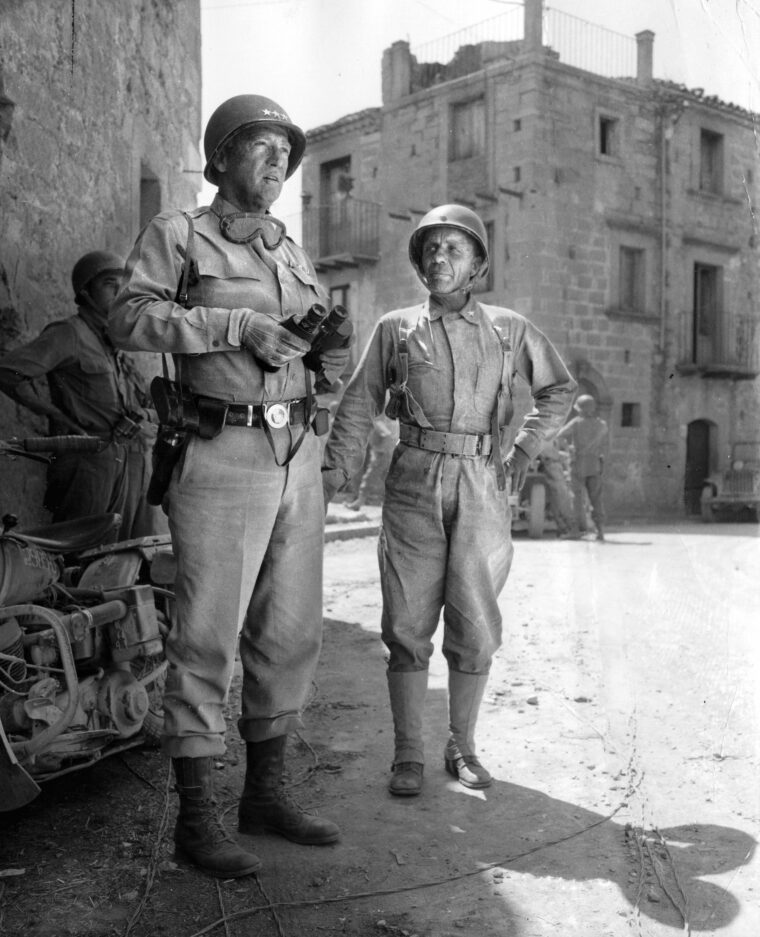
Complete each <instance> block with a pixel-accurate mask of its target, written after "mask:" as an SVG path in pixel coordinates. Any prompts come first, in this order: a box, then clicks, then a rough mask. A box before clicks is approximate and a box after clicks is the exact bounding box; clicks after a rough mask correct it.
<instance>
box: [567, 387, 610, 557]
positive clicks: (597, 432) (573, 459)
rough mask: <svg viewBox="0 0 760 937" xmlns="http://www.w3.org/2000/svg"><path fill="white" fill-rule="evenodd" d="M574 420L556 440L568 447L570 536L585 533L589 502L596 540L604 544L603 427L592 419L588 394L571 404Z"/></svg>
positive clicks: (593, 413)
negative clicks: (562, 440)
mask: <svg viewBox="0 0 760 937" xmlns="http://www.w3.org/2000/svg"><path fill="white" fill-rule="evenodd" d="M575 410H576V412H577V414H578V415H577V416H575V417H573V419H572V420H570V422H569V423H568V424H567V426H563V427H562V429H561V430H560V431H559V433H558V434H557V438H558V439H566V440H568V441H569V442H570V443H571V444H572V452H571V456H570V482H571V485H572V489H573V513H574V523H573V531H572V534H573V536H574V537H578V536H580V534H581V532H582V531H584V530H585V529H586V501H585V496H586V493H587V492H588V499H589V501H590V502H591V519H592V520H593V522H594V526H595V527H596V539H597V540H604V502H603V497H602V495H603V486H602V471H603V470H604V459H605V456H606V454H607V446H608V431H607V423H606V421H605V420H603V419H601V418H600V417H598V416H597V415H596V401H595V400H594V398H593V397H592V396H591V395H590V394H581V396H580V397H579V398H578V399H577V400H576V401H575Z"/></svg>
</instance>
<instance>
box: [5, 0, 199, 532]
mask: <svg viewBox="0 0 760 937" xmlns="http://www.w3.org/2000/svg"><path fill="white" fill-rule="evenodd" d="M200 108H201V59H200V3H199V0H160V2H159V0H121V2H119V3H101V2H99V0H76V2H75V0H56V2H54V3H51V2H49V0H3V3H2V5H1V8H0V354H2V353H3V352H4V351H6V350H10V349H11V348H14V347H16V346H17V345H18V344H21V343H23V342H25V341H28V340H30V339H31V338H33V337H34V336H36V335H37V334H38V333H39V332H40V330H41V329H42V328H43V326H45V325H46V324H47V323H49V322H51V321H52V320H54V319H58V318H62V317H65V316H68V315H71V314H73V312H74V310H75V307H74V303H73V296H72V291H71V279H70V274H71V268H72V266H73V264H74V262H75V261H76V259H77V258H78V257H80V256H81V255H82V254H84V253H86V252H87V251H89V250H94V249H98V248H106V249H108V250H113V251H115V252H116V253H118V254H121V255H124V256H125V257H126V255H127V253H128V251H129V250H130V248H131V247H132V244H133V243H134V240H135V237H136V236H137V234H138V232H139V230H140V228H141V227H142V225H143V224H144V223H145V222H146V221H147V220H148V218H150V217H151V216H152V215H153V214H155V213H156V212H158V211H160V210H162V209H163V208H168V207H170V206H176V207H193V206H195V204H196V194H197V192H198V191H199V188H200V183H201V178H202V177H201V173H200V170H201V160H200V155H199V153H198V141H199V139H200V134H201V127H200V120H201V114H200ZM139 357H140V359H141V363H142V364H143V365H144V367H145V370H146V373H147V374H150V373H152V372H154V371H155V370H156V367H157V362H156V360H155V356H153V355H141V356H139ZM159 366H160V365H159ZM46 432H47V426H46V421H45V420H41V419H39V418H36V417H34V416H32V415H31V414H30V413H29V412H28V411H26V410H23V409H21V408H17V407H16V406H15V405H14V404H13V403H12V402H11V401H10V400H9V399H8V398H7V397H5V396H2V395H0V438H2V439H6V438H8V437H9V436H11V435H35V434H37V435H40V434H46ZM0 460H2V461H0V475H1V476H2V501H1V502H0V508H1V509H2V511H3V512H5V511H13V513H17V514H19V515H20V516H22V517H23V518H24V520H26V521H30V520H31V521H36V520H41V519H43V517H42V513H41V507H40V505H41V500H42V491H43V487H44V468H43V466H41V465H37V464H34V463H29V462H25V463H24V464H20V463H18V462H10V461H9V460H8V459H7V457H3V456H0Z"/></svg>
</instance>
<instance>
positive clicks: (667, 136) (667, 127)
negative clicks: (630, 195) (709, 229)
mask: <svg viewBox="0 0 760 937" xmlns="http://www.w3.org/2000/svg"><path fill="white" fill-rule="evenodd" d="M672 137H673V123H672V120H671V118H670V115H669V114H668V113H667V110H666V108H665V107H664V106H663V107H661V108H660V351H661V352H662V354H663V355H664V354H665V316H666V312H667V300H666V290H667V263H668V242H667V239H668V230H667V220H668V219H667V212H668V205H667V199H668V187H667V182H666V178H665V175H666V173H667V167H668V149H669V146H670V140H671V139H672Z"/></svg>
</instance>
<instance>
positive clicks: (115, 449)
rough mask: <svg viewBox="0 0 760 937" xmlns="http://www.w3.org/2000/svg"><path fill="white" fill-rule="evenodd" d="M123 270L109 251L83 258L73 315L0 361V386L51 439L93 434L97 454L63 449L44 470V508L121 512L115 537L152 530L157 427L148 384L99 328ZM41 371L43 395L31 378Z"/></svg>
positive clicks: (57, 512) (75, 273)
mask: <svg viewBox="0 0 760 937" xmlns="http://www.w3.org/2000/svg"><path fill="white" fill-rule="evenodd" d="M123 275H124V262H123V261H122V259H121V258H120V257H117V256H116V254H112V253H110V252H109V251H92V252H90V253H88V254H85V255H84V256H83V257H80V258H79V260H78V261H77V262H76V264H74V268H73V270H72V272H71V283H72V286H73V289H74V301H75V302H76V304H77V306H78V310H77V314H76V315H74V316H70V317H69V318H68V319H61V320H59V321H57V322H53V323H51V324H50V325H48V326H47V327H46V328H44V329H43V330H42V332H41V334H40V335H39V336H38V337H37V338H35V339H34V340H33V341H31V342H29V343H28V344H26V345H22V346H21V347H20V348H16V349H15V350H14V351H11V352H9V353H8V354H7V355H5V356H4V357H3V358H2V359H0V390H2V391H3V392H4V393H6V394H7V395H8V396H9V397H11V398H12V399H13V400H15V401H16V402H17V403H19V404H21V405H22V406H24V407H26V408H27V409H29V410H31V411H32V412H33V413H37V414H39V415H40V416H46V417H48V420H49V426H50V433H51V434H52V435H54V436H57V435H65V434H75V435H86V436H99V437H100V438H101V439H102V440H103V446H102V448H101V449H100V450H99V451H98V452H68V453H67V452H63V453H61V454H60V455H57V456H56V459H55V461H54V462H53V463H52V464H51V465H50V468H49V469H48V477H47V490H46V492H45V502H44V503H45V507H46V508H47V509H48V510H49V511H50V512H51V513H52V515H53V521H66V520H73V519H75V518H77V517H84V516H86V515H88V514H101V513H106V512H109V513H110V512H114V513H117V514H121V516H122V526H121V529H120V531H119V535H118V536H119V539H121V540H127V539H129V538H131V537H142V536H147V535H149V534H152V533H154V532H155V529H154V517H155V515H154V513H153V512H152V511H151V509H150V507H149V506H148V504H147V503H146V501H145V491H146V490H147V486H148V481H149V462H150V459H149V455H150V449H151V448H152V444H153V438H154V436H155V427H154V426H151V425H149V421H150V419H151V416H152V413H153V411H152V410H150V409H149V407H150V396H149V394H148V391H147V387H146V382H145V380H144V379H143V377H142V375H141V374H140V372H139V371H138V370H137V368H136V366H135V364H134V362H133V361H132V360H131V359H130V357H129V356H128V355H125V354H124V353H123V352H121V351H117V350H116V349H115V348H114V346H113V345H112V344H111V342H110V340H109V338H108V335H107V334H106V322H107V316H108V311H109V308H110V306H111V304H112V303H113V300H114V298H115V297H116V294H117V292H118V291H119V287H120V286H121V281H122V278H123ZM40 378H46V379H47V383H48V387H49V390H50V400H49V402H48V401H47V400H46V399H45V398H44V397H42V396H40V395H39V394H38V393H37V389H36V387H35V381H37V380H38V379H40Z"/></svg>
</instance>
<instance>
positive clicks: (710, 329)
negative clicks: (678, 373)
mask: <svg viewBox="0 0 760 937" xmlns="http://www.w3.org/2000/svg"><path fill="white" fill-rule="evenodd" d="M722 276H723V270H722V268H721V267H715V266H712V265H711V264H701V263H695V264H694V323H693V325H694V361H695V362H696V363H697V364H710V363H711V362H713V361H714V356H715V355H716V353H718V351H719V347H718V346H719V340H720V316H721V290H722Z"/></svg>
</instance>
